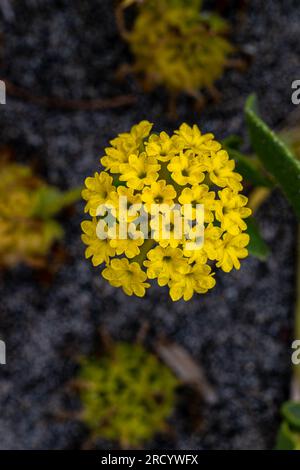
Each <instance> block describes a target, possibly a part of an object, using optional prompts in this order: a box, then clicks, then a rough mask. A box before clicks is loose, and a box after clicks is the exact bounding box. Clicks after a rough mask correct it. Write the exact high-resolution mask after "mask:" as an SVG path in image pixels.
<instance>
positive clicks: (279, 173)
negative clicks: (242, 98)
mask: <svg viewBox="0 0 300 470" xmlns="http://www.w3.org/2000/svg"><path fill="white" fill-rule="evenodd" d="M245 114H246V121H247V125H248V130H249V135H250V141H251V144H252V147H253V149H254V151H255V153H256V154H257V156H258V157H259V159H260V160H261V162H262V163H263V165H264V167H265V168H266V170H267V171H268V172H269V173H270V174H271V175H272V176H273V177H274V179H275V180H276V182H277V183H278V185H279V186H280V187H281V189H282V190H283V192H284V193H285V195H286V197H287V199H288V200H289V202H290V203H291V205H292V206H293V208H294V211H295V213H296V215H297V217H298V218H299V219H300V162H299V161H298V160H297V159H296V158H295V157H294V155H293V153H292V152H291V151H290V150H289V148H288V147H287V146H286V145H285V144H284V142H283V141H282V140H281V139H280V138H279V137H278V136H277V135H276V134H275V133H274V132H273V131H272V130H271V129H270V128H269V127H268V126H267V124H266V123H265V122H264V121H263V120H262V119H261V118H260V117H259V116H258V114H257V106H256V97H255V95H251V96H249V98H248V99H247V102H246V107H245Z"/></svg>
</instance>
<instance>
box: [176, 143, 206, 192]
mask: <svg viewBox="0 0 300 470" xmlns="http://www.w3.org/2000/svg"><path fill="white" fill-rule="evenodd" d="M167 168H168V170H169V171H170V172H171V177H172V178H173V180H174V181H176V183H178V184H180V185H181V186H185V185H186V184H191V185H194V184H198V183H201V182H202V181H203V180H204V173H203V171H204V168H203V166H200V164H199V163H198V161H197V159H196V158H195V154H194V152H193V151H192V150H186V151H185V152H181V153H180V155H178V156H176V157H173V158H172V160H171V162H170V163H169V165H168V167H167Z"/></svg>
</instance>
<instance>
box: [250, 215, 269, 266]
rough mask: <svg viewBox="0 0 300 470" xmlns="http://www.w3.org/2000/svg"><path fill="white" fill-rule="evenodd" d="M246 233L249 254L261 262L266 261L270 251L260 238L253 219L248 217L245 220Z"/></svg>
mask: <svg viewBox="0 0 300 470" xmlns="http://www.w3.org/2000/svg"><path fill="white" fill-rule="evenodd" d="M247 233H248V234H249V236H250V242H249V245H248V250H249V253H250V254H251V255H252V256H255V257H256V258H258V259H260V260H261V261H264V260H266V259H267V257H268V256H269V254H270V249H269V247H268V245H267V244H266V242H265V241H264V239H263V238H262V236H261V234H260V231H259V227H258V224H257V222H256V220H255V219H254V217H250V218H249V219H248V220H247Z"/></svg>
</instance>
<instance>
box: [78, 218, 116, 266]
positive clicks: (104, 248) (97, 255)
mask: <svg viewBox="0 0 300 470" xmlns="http://www.w3.org/2000/svg"><path fill="white" fill-rule="evenodd" d="M81 228H82V231H83V232H84V233H83V234H82V235H81V239H82V241H83V243H84V244H85V245H88V247H87V248H86V250H85V257H86V258H92V264H93V266H99V265H100V264H102V263H104V262H105V263H108V262H109V258H110V257H112V256H114V255H115V252H116V250H115V249H114V248H113V247H112V246H110V243H109V239H106V240H100V238H98V236H97V233H96V228H97V219H96V217H94V218H93V219H92V220H91V221H90V220H84V221H83V222H82V223H81Z"/></svg>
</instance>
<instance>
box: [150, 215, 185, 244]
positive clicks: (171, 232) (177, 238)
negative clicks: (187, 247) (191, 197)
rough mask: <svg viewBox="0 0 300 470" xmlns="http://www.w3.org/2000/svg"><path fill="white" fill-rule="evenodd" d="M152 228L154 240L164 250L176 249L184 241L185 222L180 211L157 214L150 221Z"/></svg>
mask: <svg viewBox="0 0 300 470" xmlns="http://www.w3.org/2000/svg"><path fill="white" fill-rule="evenodd" d="M150 227H151V233H152V237H153V239H154V240H155V241H157V242H158V243H159V245H160V246H162V247H163V248H165V247H167V246H170V247H172V248H176V247H177V246H178V245H180V244H181V243H182V241H183V220H182V216H181V211H180V210H178V209H172V211H170V212H169V213H167V212H163V213H161V212H157V213H156V214H155V215H154V216H153V218H152V219H151V221H150Z"/></svg>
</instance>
